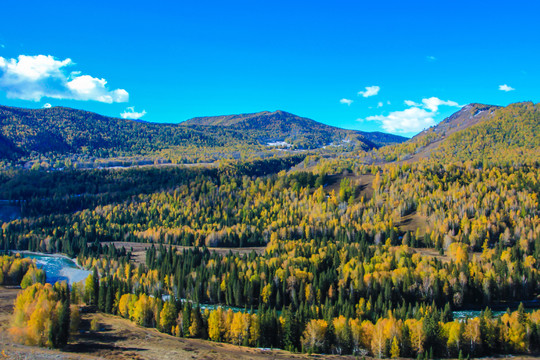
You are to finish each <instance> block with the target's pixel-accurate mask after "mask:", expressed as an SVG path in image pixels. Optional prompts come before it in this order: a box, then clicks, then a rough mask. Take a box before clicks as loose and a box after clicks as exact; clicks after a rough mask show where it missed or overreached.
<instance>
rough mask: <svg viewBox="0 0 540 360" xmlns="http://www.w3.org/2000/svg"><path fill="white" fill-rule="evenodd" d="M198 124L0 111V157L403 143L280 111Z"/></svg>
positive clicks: (58, 111) (72, 112)
mask: <svg viewBox="0 0 540 360" xmlns="http://www.w3.org/2000/svg"><path fill="white" fill-rule="evenodd" d="M201 119H207V120H200V121H196V119H193V120H190V121H188V122H185V123H181V124H158V123H150V122H142V121H133V120H126V119H118V118H110V117H106V116H101V115H98V114H95V113H92V112H88V111H82V110H76V109H70V108H64V107H54V108H50V109H21V108H13V107H7V106H0V158H3V159H17V158H19V157H21V156H23V155H31V154H33V155H34V156H35V155H36V154H37V155H39V154H42V155H44V154H51V153H54V154H89V155H91V156H96V157H100V158H107V157H113V156H133V155H146V154H151V153H154V152H157V151H161V150H164V149H170V148H174V147H178V146H195V147H200V148H211V147H227V146H250V145H251V146H255V145H262V146H266V143H267V142H269V141H287V142H288V143H289V144H291V145H292V146H293V148H301V149H311V148H318V147H322V146H325V145H328V144H330V143H333V142H334V143H336V144H341V143H342V141H346V142H347V144H352V145H354V146H359V147H360V148H362V149H364V150H369V149H372V148H375V147H378V146H380V145H384V144H388V143H394V142H401V141H404V140H405V138H402V137H399V136H393V135H388V134H381V133H374V134H373V135H371V134H369V133H362V132H360V131H353V130H344V129H339V128H335V127H332V126H328V125H324V124H321V123H318V122H315V121H313V120H309V119H306V118H301V117H298V116H296V115H292V114H289V113H285V112H282V111H278V112H274V113H269V112H263V113H258V114H252V115H251V116H247V115H233V116H229V117H223V119H224V120H223V124H230V126H209V125H212V124H214V123H219V121H218V120H213V121H210V120H209V119H213V118H201ZM220 119H221V118H220ZM235 119H236V120H235ZM238 119H240V120H242V121H237V120H238Z"/></svg>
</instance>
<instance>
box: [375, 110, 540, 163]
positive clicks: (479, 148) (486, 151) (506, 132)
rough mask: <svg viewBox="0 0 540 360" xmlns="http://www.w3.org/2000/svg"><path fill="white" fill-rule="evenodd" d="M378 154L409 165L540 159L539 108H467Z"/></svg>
mask: <svg viewBox="0 0 540 360" xmlns="http://www.w3.org/2000/svg"><path fill="white" fill-rule="evenodd" d="M379 154H380V155H382V156H384V157H386V159H387V160H396V159H401V160H409V161H416V160H419V159H423V158H431V159H433V160H436V161H447V162H448V161H455V160H458V161H468V160H472V161H484V160H486V161H489V162H493V161H503V160H513V159H515V158H519V157H521V159H534V157H535V156H539V155H540V105H539V104H536V105H535V104H533V103H532V102H523V103H515V104H511V105H508V106H506V107H500V106H494V105H483V104H469V105H466V106H464V107H463V108H462V109H461V110H459V111H458V112H456V113H455V114H453V115H451V116H450V117H448V118H446V119H445V120H443V121H442V122H440V123H439V124H437V125H436V126H433V127H431V128H429V129H427V130H424V131H422V132H421V133H419V134H418V135H416V136H414V137H413V138H411V139H410V140H408V141H407V142H404V143H402V144H398V145H393V146H389V147H384V148H382V149H380V150H379ZM538 158H540V157H538Z"/></svg>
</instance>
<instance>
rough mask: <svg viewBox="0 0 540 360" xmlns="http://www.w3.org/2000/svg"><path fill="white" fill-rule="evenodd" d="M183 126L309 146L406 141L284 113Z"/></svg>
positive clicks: (205, 119) (191, 122)
mask: <svg viewBox="0 0 540 360" xmlns="http://www.w3.org/2000/svg"><path fill="white" fill-rule="evenodd" d="M182 124H185V125H191V126H193V125H195V126H211V127H212V128H216V127H228V128H233V129H238V130H241V131H246V130H247V131H255V132H257V133H258V134H259V136H260V137H261V138H264V137H265V136H266V137H267V138H268V140H274V139H285V140H286V141H287V140H288V141H289V142H297V141H302V142H308V143H309V142H310V141H313V140H314V139H316V142H318V143H325V144H329V143H331V142H335V141H336V140H347V141H348V140H352V139H358V140H360V141H362V142H364V143H366V144H368V145H370V146H372V147H378V146H382V145H388V144H393V143H401V142H403V141H405V140H406V138H404V137H402V136H398V135H392V134H385V133H380V132H372V133H371V132H363V131H356V130H345V129H340V128H337V127H334V126H329V125H325V124H322V123H319V122H317V121H314V120H311V119H308V118H303V117H299V116H297V115H294V114H291V113H288V112H285V111H281V110H278V111H274V112H269V111H263V112H259V113H254V114H241V115H225V116H211V117H198V118H193V119H189V120H187V121H185V122H183V123H182ZM197 128H202V127H197ZM268 136H270V137H268Z"/></svg>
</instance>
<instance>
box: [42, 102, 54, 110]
mask: <svg viewBox="0 0 540 360" xmlns="http://www.w3.org/2000/svg"><path fill="white" fill-rule="evenodd" d="M51 107H52V105H51V104H49V103H46V104H44V105H43V108H44V109H50V108H51Z"/></svg>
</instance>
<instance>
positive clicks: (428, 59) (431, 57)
mask: <svg viewBox="0 0 540 360" xmlns="http://www.w3.org/2000/svg"><path fill="white" fill-rule="evenodd" d="M426 59H427V61H435V60H437V58H436V57H435V56H432V55H430V56H426Z"/></svg>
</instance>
